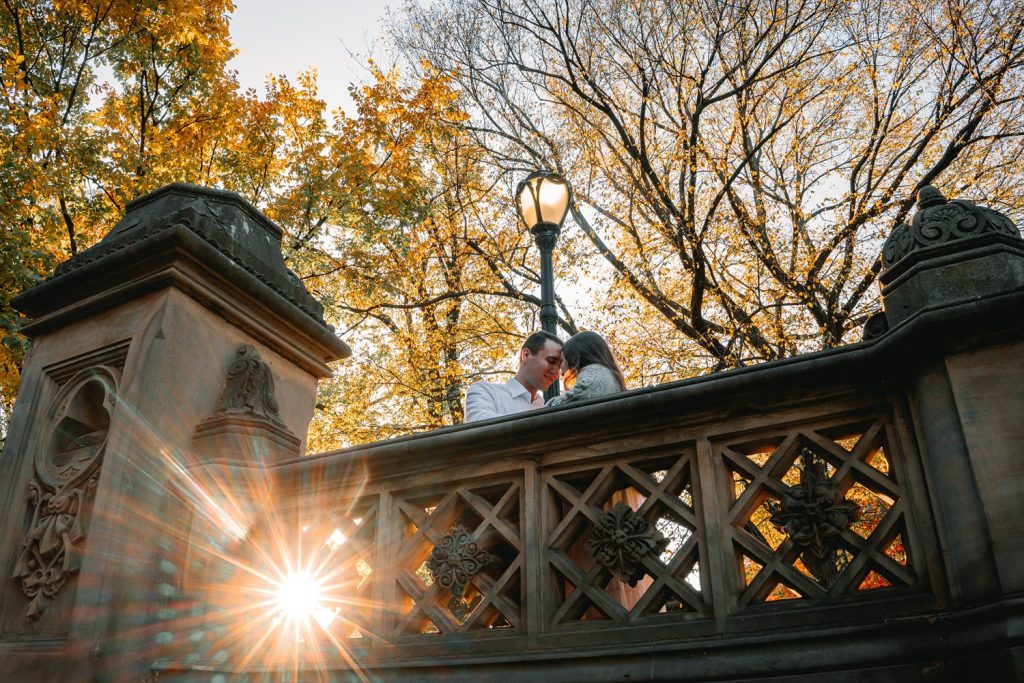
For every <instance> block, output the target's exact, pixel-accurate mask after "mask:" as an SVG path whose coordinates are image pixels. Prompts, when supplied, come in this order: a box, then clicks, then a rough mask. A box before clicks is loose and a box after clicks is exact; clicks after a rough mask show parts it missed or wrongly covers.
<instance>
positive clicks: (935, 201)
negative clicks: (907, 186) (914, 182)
mask: <svg viewBox="0 0 1024 683" xmlns="http://www.w3.org/2000/svg"><path fill="white" fill-rule="evenodd" d="M946 203H947V201H946V197H945V195H943V194H942V193H941V192H940V191H939V188H937V187H935V186H934V185H925V186H924V187H922V188H921V189H920V190H918V191H917V208H918V210H920V209H927V208H928V207H930V206H940V205H942V204H946Z"/></svg>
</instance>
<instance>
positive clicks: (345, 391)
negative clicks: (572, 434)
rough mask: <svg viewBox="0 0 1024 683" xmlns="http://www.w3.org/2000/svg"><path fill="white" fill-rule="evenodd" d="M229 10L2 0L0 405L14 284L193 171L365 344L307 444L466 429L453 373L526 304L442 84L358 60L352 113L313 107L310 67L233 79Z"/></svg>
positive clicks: (13, 348) (11, 370)
mask: <svg viewBox="0 0 1024 683" xmlns="http://www.w3.org/2000/svg"><path fill="white" fill-rule="evenodd" d="M230 9H231V6H230V3H228V2H203V3H184V2H164V3H158V4H155V5H154V4H152V3H143V2H131V1H120V2H119V1H115V0H110V1H108V2H100V3H91V4H90V3H88V2H72V3H46V2H43V3H32V4H22V3H14V2H12V3H6V4H5V5H4V13H3V14H2V15H0V17H2V18H0V20H2V21H3V22H4V28H5V31H4V32H3V36H2V37H0V48H2V49H3V53H2V56H3V58H4V64H5V71H4V81H3V98H4V99H3V101H2V111H0V115H2V116H3V125H4V129H5V131H6V132H7V133H9V135H7V136H5V137H4V139H3V142H2V143H0V144H2V145H3V147H2V149H0V151H2V153H3V160H4V165H5V171H7V172H5V174H4V176H3V177H2V179H0V182H2V183H3V186H2V188H0V191H2V192H3V198H4V201H3V204H2V206H0V225H2V226H3V227H2V229H3V230H4V231H5V233H4V239H3V242H2V246H0V258H2V259H3V261H2V263H0V278H3V280H2V282H3V285H4V289H3V291H4V296H3V300H2V303H0V306H2V308H0V313H2V318H0V324H2V328H0V329H2V331H3V335H2V337H0V339H2V341H3V344H4V346H3V353H2V356H0V364H2V368H3V375H2V378H0V379H2V386H0V397H2V404H3V406H4V408H3V410H0V416H6V415H7V411H8V410H9V407H10V405H11V403H12V402H13V398H14V393H15V391H16V388H17V379H18V375H17V369H18V366H19V364H20V360H21V354H22V353H23V351H24V348H25V340H24V339H23V338H22V337H20V335H18V334H17V327H18V325H19V324H20V323H21V322H22V321H21V320H20V319H19V317H18V315H17V314H16V313H15V312H14V311H13V310H12V309H10V307H9V304H8V302H9V299H10V297H12V296H13V295H14V294H16V293H17V292H18V291H21V290H23V289H26V288H28V287H29V286H31V285H32V284H33V283H34V282H37V281H38V280H39V279H40V278H42V277H45V276H46V274H48V273H49V272H51V270H52V268H53V267H54V266H55V265H56V264H57V263H59V262H60V261H63V260H65V259H67V258H69V257H71V256H73V255H74V254H75V253H77V252H78V251H79V250H81V249H84V248H86V247H88V246H90V245H91V244H93V243H95V241H96V240H98V239H99V238H101V237H102V236H103V234H104V233H105V232H106V231H107V230H108V229H109V228H110V226H112V225H113V224H114V223H115V222H116V221H117V219H118V218H119V217H120V216H121V215H122V214H123V212H124V210H125V206H126V205H127V203H128V202H129V201H130V200H131V199H132V198H134V197H136V196H138V195H140V194H142V193H144V192H147V191H149V190H152V189H155V188H156V187H159V186H161V185H163V184H166V183H168V182H174V181H186V182H195V183H199V184H204V185H210V186H216V187H223V188H225V189H229V190H235V191H237V192H239V193H241V194H242V195H243V196H244V197H246V198H247V199H248V200H250V201H252V202H253V203H254V204H256V205H257V206H258V207H259V208H260V209H262V210H263V211H265V212H266V213H267V214H268V215H269V216H270V217H271V218H273V219H274V220H276V221H277V222H278V223H279V224H280V225H281V226H282V228H283V229H284V232H285V240H284V243H283V249H284V252H285V258H286V262H287V263H288V265H289V267H291V268H292V269H293V270H294V271H295V272H297V273H298V274H299V275H300V276H301V277H303V278H304V279H305V280H306V283H307V285H308V286H309V287H310V288H311V289H312V290H313V291H314V293H315V294H316V295H317V296H318V297H320V298H321V299H323V300H324V301H325V303H326V304H327V310H328V316H329V319H330V320H331V321H332V322H333V323H335V324H336V325H338V326H339V327H341V329H342V332H343V333H344V334H345V335H346V338H348V339H349V340H350V341H352V343H353V344H355V345H356V346H357V348H358V349H359V350H360V351H361V353H360V354H359V355H358V356H357V358H356V359H355V360H354V361H352V362H351V363H350V364H349V365H347V366H345V367H343V368H342V371H341V374H340V375H339V377H338V378H337V380H335V381H334V382H331V383H327V384H325V386H324V391H323V396H322V399H321V406H322V410H321V412H320V413H319V417H318V420H317V422H316V425H315V429H316V430H318V431H316V434H315V436H314V442H315V443H316V444H318V445H319V446H322V447H328V446H331V445H336V444H338V443H353V442H358V441H365V440H372V439H374V438H379V437H382V436H390V435H393V434H397V433H405V432H408V431H412V430H416V429H429V428H435V427H439V426H443V425H445V424H452V423H454V422H458V421H460V420H461V414H462V412H461V411H462V408H461V395H462V391H463V389H464V385H465V383H466V382H467V381H470V380H471V379H472V378H474V377H477V376H485V375H487V374H488V373H493V372H498V371H499V370H495V366H496V365H497V366H500V365H501V360H500V359H505V358H510V357H511V355H512V352H513V349H512V348H510V347H511V346H513V345H514V344H515V343H516V341H517V339H518V337H519V336H520V335H521V329H520V328H521V325H520V323H521V320H522V318H523V314H524V310H525V309H526V308H527V306H528V304H529V303H531V302H535V300H534V298H532V296H531V295H525V294H523V293H522V287H521V286H520V285H519V284H518V283H517V284H514V285H513V284H512V282H513V280H514V279H515V277H516V276H515V275H514V274H510V273H500V274H496V273H498V272H499V271H497V270H496V269H495V268H494V264H493V263H491V262H488V261H485V260H482V259H481V258H480V257H479V253H478V251H475V249H479V246H478V245H479V243H480V242H484V241H487V240H488V239H490V237H489V235H490V234H491V233H492V232H493V231H492V230H490V228H489V227H488V226H484V224H485V223H488V222H490V219H491V217H492V215H491V211H492V208H493V206H491V205H487V203H486V200H487V192H488V191H489V190H490V188H489V187H486V186H485V185H484V181H483V179H482V176H480V174H479V172H478V171H477V170H476V166H477V165H478V161H477V160H476V158H475V154H476V149H475V147H473V146H471V145H470V144H469V141H468V140H467V139H466V138H465V136H464V134H463V133H462V132H461V130H460V124H461V121H462V117H463V115H462V114H461V112H460V110H459V108H458V105H457V103H456V101H455V100H456V96H455V94H454V91H453V90H452V88H451V87H450V82H449V80H448V78H447V77H446V76H444V75H442V74H439V73H437V72H432V73H428V74H426V75H425V76H424V77H423V78H421V79H419V80H418V81H417V82H416V83H415V84H414V85H412V86H406V85H399V83H398V77H397V74H396V73H395V72H393V71H390V70H382V69H379V68H377V67H376V66H375V65H372V64H371V67H370V69H369V70H368V79H367V81H368V82H367V84H366V85H365V86H362V87H358V88H356V89H354V91H353V97H354V99H355V101H356V103H357V109H356V111H355V112H353V114H352V115H350V116H348V115H345V114H344V113H343V112H340V111H338V112H333V113H331V112H328V111H327V110H326V105H325V103H324V101H323V99H322V98H321V97H320V96H319V93H318V86H317V79H316V73H315V72H314V71H308V72H305V73H300V74H298V75H296V76H295V77H294V78H288V77H285V76H272V77H269V78H268V79H267V83H266V87H265V89H264V90H263V91H262V92H257V91H255V90H250V91H246V92H239V88H238V85H237V83H236V81H235V79H234V77H233V75H232V73H231V72H230V71H229V70H228V69H227V61H228V59H229V58H230V57H231V55H232V54H233V49H232V47H231V42H230V37H229V34H228V23H227V18H226V12H228V11H229V10H230ZM503 196H504V194H503ZM481 226H484V227H481ZM516 239H518V237H517V238H516ZM469 294H472V295H474V296H476V295H479V296H481V297H486V298H488V299H489V301H486V300H483V299H477V300H473V301H470V300H468V299H467V295H469ZM495 301H497V302H498V303H495ZM506 304H509V305H506ZM510 369H511V368H510ZM0 421H2V420H0ZM3 431H4V429H3V425H2V424H0V433H3Z"/></svg>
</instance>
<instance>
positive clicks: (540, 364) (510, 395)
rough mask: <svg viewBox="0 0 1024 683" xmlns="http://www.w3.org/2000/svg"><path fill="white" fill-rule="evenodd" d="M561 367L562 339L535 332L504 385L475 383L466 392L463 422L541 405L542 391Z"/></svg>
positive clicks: (520, 351)
mask: <svg viewBox="0 0 1024 683" xmlns="http://www.w3.org/2000/svg"><path fill="white" fill-rule="evenodd" d="M561 368H562V340H561V339H559V338H558V337H556V336H555V335H553V334H551V333H550V332H534V333H533V334H531V335H530V336H529V337H527V338H526V341H525V342H523V347H522V348H521V349H519V370H518V372H516V376H515V377H513V378H512V379H510V380H509V381H507V382H505V383H504V384H494V383H492V382H476V383H474V384H473V385H472V386H471V387H469V391H468V392H466V422H477V421H479V420H488V419H490V418H492V417H501V416H502V415H512V414H514V413H521V412H523V411H526V410H530V409H531V408H540V407H542V406H543V405H544V393H543V392H544V390H545V389H547V388H548V387H549V386H551V383H552V382H554V381H555V380H556V379H558V373H559V371H560V370H561Z"/></svg>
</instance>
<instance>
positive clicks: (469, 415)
mask: <svg viewBox="0 0 1024 683" xmlns="http://www.w3.org/2000/svg"><path fill="white" fill-rule="evenodd" d="M542 407H544V394H543V393H541V392H539V391H538V392H537V396H536V397H534V396H532V395H531V394H530V392H529V391H527V390H526V387H524V386H523V385H522V384H520V383H519V380H517V379H516V378H515V377H513V378H512V379H510V380H509V381H507V382H505V383H504V384H495V383H493V382H476V383H474V384H473V385H472V386H470V387H469V391H467V392H466V422H478V421H480V420H489V419H490V418H492V417H501V416H502V415H513V414H515V413H522V412H525V411H527V410H530V409H532V408H542Z"/></svg>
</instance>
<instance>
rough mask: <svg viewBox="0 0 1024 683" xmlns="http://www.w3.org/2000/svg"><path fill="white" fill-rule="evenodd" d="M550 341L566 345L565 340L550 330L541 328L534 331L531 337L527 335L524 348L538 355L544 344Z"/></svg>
mask: <svg viewBox="0 0 1024 683" xmlns="http://www.w3.org/2000/svg"><path fill="white" fill-rule="evenodd" d="M549 341H553V342H555V343H556V344H558V345H559V346H564V345H565V342H563V341H562V340H561V339H559V338H558V337H556V336H555V335H553V334H551V333H550V332H545V331H544V330H541V331H539V332H534V333H533V334H531V335H530V336H529V337H527V338H526V341H524V342H523V348H524V349H526V350H527V351H529V352H530V355H533V356H536V355H537V354H538V353H540V350H541V349H543V348H544V344H546V343H547V342H549Z"/></svg>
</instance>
